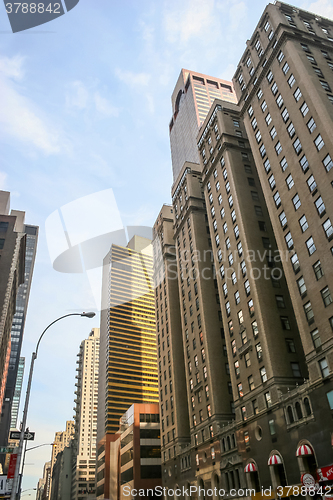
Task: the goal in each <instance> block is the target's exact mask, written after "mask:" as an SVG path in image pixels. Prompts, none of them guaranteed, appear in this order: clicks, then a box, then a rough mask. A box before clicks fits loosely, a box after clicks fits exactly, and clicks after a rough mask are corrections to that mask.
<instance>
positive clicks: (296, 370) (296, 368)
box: [290, 362, 302, 378]
mask: <svg viewBox="0 0 333 500" xmlns="http://www.w3.org/2000/svg"><path fill="white" fill-rule="evenodd" d="M290 365H291V371H292V372H293V377H295V378H301V376H302V375H301V369H300V366H299V363H296V362H294V363H290Z"/></svg>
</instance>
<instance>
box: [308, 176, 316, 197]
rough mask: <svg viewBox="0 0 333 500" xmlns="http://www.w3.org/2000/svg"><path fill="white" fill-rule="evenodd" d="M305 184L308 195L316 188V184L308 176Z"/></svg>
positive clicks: (313, 179)
mask: <svg viewBox="0 0 333 500" xmlns="http://www.w3.org/2000/svg"><path fill="white" fill-rule="evenodd" d="M306 183H307V185H308V186H309V189H310V193H313V192H314V191H315V189H316V187H317V183H316V181H315V178H314V176H313V175H310V177H309V178H308V179H307V181H306Z"/></svg>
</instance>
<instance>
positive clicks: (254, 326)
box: [251, 321, 259, 338]
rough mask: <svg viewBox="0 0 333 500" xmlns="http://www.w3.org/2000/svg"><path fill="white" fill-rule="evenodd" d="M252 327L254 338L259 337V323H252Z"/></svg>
mask: <svg viewBox="0 0 333 500" xmlns="http://www.w3.org/2000/svg"><path fill="white" fill-rule="evenodd" d="M251 326H252V332H253V336H254V338H257V337H258V335H259V329H258V323H257V321H253V322H252V323H251Z"/></svg>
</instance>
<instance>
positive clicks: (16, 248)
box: [0, 191, 26, 444]
mask: <svg viewBox="0 0 333 500" xmlns="http://www.w3.org/2000/svg"><path fill="white" fill-rule="evenodd" d="M9 200H10V194H9V193H8V192H6V191H0V207H1V212H0V257H1V259H0V409H1V412H2V411H3V408H2V407H3V402H4V399H5V389H6V383H7V375H8V371H9V365H10V352H11V328H12V321H13V316H14V313H15V303H16V296H17V292H18V287H19V286H20V285H21V284H22V283H23V282H24V256H25V244H26V236H25V234H24V232H23V231H24V228H23V220H24V212H15V215H9V205H10V202H9ZM13 340H14V339H13ZM17 361H18V360H17ZM16 369H17V367H16ZM15 375H16V373H15ZM15 378H16V377H15ZM14 386H15V383H14ZM7 413H8V414H7V419H8V420H10V411H9V412H7ZM4 416H5V415H3V417H4ZM3 417H2V419H3ZM2 426H3V428H5V423H4V422H2ZM2 426H1V427H2ZM6 427H7V426H6ZM8 428H9V424H8ZM7 438H8V429H7V432H6V433H5V435H4V436H3V438H2V441H3V440H4V439H5V440H7ZM1 444H2V443H1Z"/></svg>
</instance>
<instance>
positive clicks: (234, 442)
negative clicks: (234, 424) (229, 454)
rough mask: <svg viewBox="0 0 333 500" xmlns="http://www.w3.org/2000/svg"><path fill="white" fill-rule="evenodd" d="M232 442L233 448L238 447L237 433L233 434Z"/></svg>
mask: <svg viewBox="0 0 333 500" xmlns="http://www.w3.org/2000/svg"><path fill="white" fill-rule="evenodd" d="M231 442H232V447H233V448H236V438H235V434H232V436H231Z"/></svg>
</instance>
